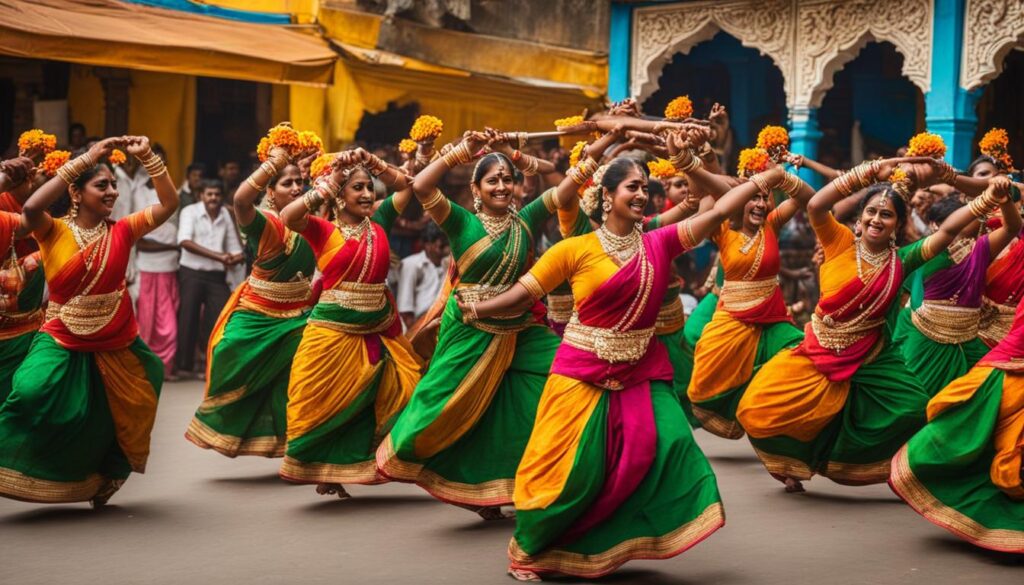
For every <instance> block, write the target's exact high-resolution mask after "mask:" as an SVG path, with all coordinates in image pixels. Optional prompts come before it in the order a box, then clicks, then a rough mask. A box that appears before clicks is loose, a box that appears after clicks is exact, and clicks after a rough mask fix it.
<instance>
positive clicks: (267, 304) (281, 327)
mask: <svg viewBox="0 0 1024 585" xmlns="http://www.w3.org/2000/svg"><path fill="white" fill-rule="evenodd" d="M241 230H242V239H243V241H244V243H245V245H246V246H247V247H248V248H249V250H250V251H251V252H252V254H253V257H254V258H255V262H254V263H253V267H252V274H251V275H250V276H249V278H248V280H246V281H245V282H243V283H242V285H241V286H239V287H238V288H237V289H236V290H235V292H234V294H232V295H231V299H230V300H229V301H228V303H227V305H225V306H224V310H223V311H221V314H220V318H219V319H218V320H217V324H216V325H215V326H214V328H213V332H212V334H211V335H210V343H209V344H208V346H207V358H206V380H207V381H206V395H205V396H204V398H203V402H202V404H200V405H199V408H198V409H196V413H195V416H194V417H193V418H192V422H191V424H189V427H188V430H187V431H186V432H185V438H186V439H188V440H189V441H191V442H193V443H195V444H196V445H198V446H199V447H202V448H204V449H213V450H215V451H217V452H218V453H220V454H222V455H226V456H228V457H236V456H238V455H259V456H263V457H281V456H283V455H284V449H285V443H286V432H287V421H286V418H287V413H286V409H285V405H286V404H287V402H288V376H289V374H290V372H291V367H292V358H293V357H294V356H295V350H296V349H297V348H298V346H299V341H300V340H301V339H302V331H303V329H304V328H305V326H306V319H307V318H308V317H309V311H310V308H311V307H312V305H313V303H314V302H315V299H314V298H313V291H312V289H311V287H310V278H311V277H312V275H313V272H314V270H316V258H314V256H313V251H312V249H310V247H309V244H308V243H306V240H305V239H303V238H301V237H300V236H299V234H296V233H294V232H292V231H290V230H289V229H288V228H286V227H285V226H284V223H282V222H281V219H280V218H279V217H278V216H277V214H275V213H274V212H272V211H265V210H256V217H255V218H254V219H253V221H252V222H251V223H250V224H249V225H245V226H242V227H241Z"/></svg>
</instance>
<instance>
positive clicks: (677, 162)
mask: <svg viewBox="0 0 1024 585" xmlns="http://www.w3.org/2000/svg"><path fill="white" fill-rule="evenodd" d="M669 162H671V163H672V166H674V167H675V168H676V170H677V171H679V172H681V173H684V174H685V173H689V172H692V171H694V170H696V169H699V168H703V167H704V163H703V162H701V160H700V159H699V158H697V157H695V156H693V153H692V152H690V150H689V149H686V148H684V149H682V150H680V151H679V152H677V153H676V154H674V155H672V157H671V158H669Z"/></svg>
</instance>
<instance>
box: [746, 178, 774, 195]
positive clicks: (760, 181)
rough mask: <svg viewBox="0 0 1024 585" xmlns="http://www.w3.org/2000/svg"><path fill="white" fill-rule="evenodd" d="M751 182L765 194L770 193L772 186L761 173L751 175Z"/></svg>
mask: <svg viewBox="0 0 1024 585" xmlns="http://www.w3.org/2000/svg"><path fill="white" fill-rule="evenodd" d="M750 182H751V183H753V184H755V185H757V190H758V191H759V192H760V193H761V194H763V195H770V194H771V192H772V188H771V187H770V186H768V181H767V180H765V178H764V177H762V176H761V173H757V174H756V175H751V176H750Z"/></svg>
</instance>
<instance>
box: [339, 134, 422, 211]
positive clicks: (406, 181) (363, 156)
mask: <svg viewBox="0 0 1024 585" xmlns="http://www.w3.org/2000/svg"><path fill="white" fill-rule="evenodd" d="M352 157H353V160H354V161H356V163H357V164H361V165H363V166H365V167H366V169H367V170H368V171H370V174H371V175H373V176H374V177H376V178H378V179H380V181H381V182H382V183H384V185H385V186H386V187H387V188H388V190H390V191H391V192H392V193H393V194H394V198H393V199H392V203H394V205H395V209H396V210H398V213H402V212H403V211H405V206H406V205H408V204H409V200H410V199H412V189H411V188H410V187H411V186H412V177H410V176H409V175H407V174H406V173H405V171H403V170H402V169H400V168H399V167H396V166H393V165H390V164H388V163H387V162H385V161H384V160H383V159H381V158H380V157H379V156H377V155H375V154H373V153H372V152H370V151H368V150H366V149H365V148H362V147H360V148H357V149H355V150H354V151H352Z"/></svg>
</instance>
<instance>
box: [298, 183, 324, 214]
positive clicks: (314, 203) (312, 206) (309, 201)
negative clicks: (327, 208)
mask: <svg viewBox="0 0 1024 585" xmlns="http://www.w3.org/2000/svg"><path fill="white" fill-rule="evenodd" d="M302 203H303V205H305V206H306V209H307V210H308V211H309V212H310V213H316V210H317V209H319V208H320V206H321V205H323V203H324V199H323V196H322V195H320V192H319V191H317V190H316V189H310V190H309V191H307V192H306V194H305V195H303V196H302Z"/></svg>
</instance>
